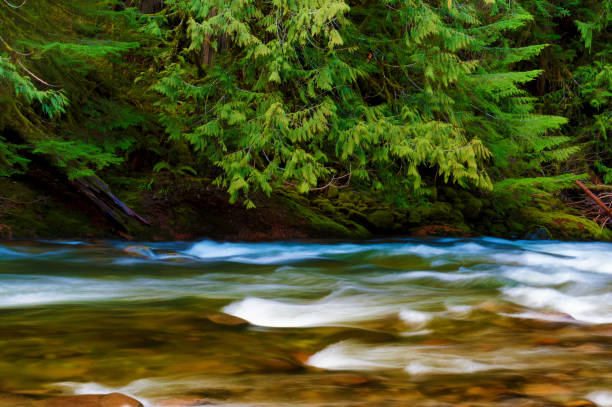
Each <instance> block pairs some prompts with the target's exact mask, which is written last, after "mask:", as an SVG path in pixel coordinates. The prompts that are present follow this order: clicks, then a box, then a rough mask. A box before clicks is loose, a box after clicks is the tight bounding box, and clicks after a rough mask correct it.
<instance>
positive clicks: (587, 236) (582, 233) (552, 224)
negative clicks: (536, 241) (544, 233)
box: [522, 208, 612, 241]
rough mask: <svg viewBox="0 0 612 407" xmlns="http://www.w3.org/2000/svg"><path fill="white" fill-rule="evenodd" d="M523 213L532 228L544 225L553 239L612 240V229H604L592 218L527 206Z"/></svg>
mask: <svg viewBox="0 0 612 407" xmlns="http://www.w3.org/2000/svg"><path fill="white" fill-rule="evenodd" d="M522 214H523V216H524V217H525V218H527V220H528V221H529V226H530V227H531V229H535V228H537V227H543V228H545V229H546V230H548V231H549V233H550V235H551V236H552V237H553V239H561V240H606V241H612V231H611V230H610V229H602V228H601V227H599V225H598V224H596V223H595V222H593V221H592V220H589V219H585V218H582V217H580V216H576V215H572V214H568V213H566V212H562V211H550V210H540V209H538V208H527V209H524V210H523V211H522Z"/></svg>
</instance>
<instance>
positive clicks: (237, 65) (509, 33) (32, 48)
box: [0, 0, 612, 224]
mask: <svg viewBox="0 0 612 407" xmlns="http://www.w3.org/2000/svg"><path fill="white" fill-rule="evenodd" d="M0 21H1V22H2V26H1V27H0V175H3V176H7V175H12V174H15V173H17V172H21V171H23V170H24V169H25V168H26V167H27V163H28V160H29V159H31V158H32V156H33V157H36V155H37V154H40V155H45V156H46V157H47V158H51V159H52V162H54V163H57V165H58V167H60V168H64V169H65V171H66V173H67V174H68V176H69V177H78V176H83V175H91V174H93V173H94V172H98V171H103V170H105V169H108V168H114V169H118V170H122V171H142V173H140V174H139V177H142V179H147V180H148V179H152V178H150V176H151V173H159V172H164V173H169V174H171V176H172V177H173V179H175V178H176V177H180V176H187V177H189V176H192V175H195V174H199V175H201V176H205V177H207V178H210V179H214V180H215V184H216V185H218V186H221V187H223V188H225V190H227V192H228V193H229V195H230V200H231V201H232V202H236V201H241V202H242V203H243V204H245V205H246V206H247V207H252V206H253V205H254V204H253V195H254V193H256V192H258V191H259V192H261V193H263V194H266V195H271V194H272V193H273V192H279V191H285V190H286V188H290V189H293V190H294V192H297V193H302V194H307V193H312V192H315V191H321V190H325V189H328V188H333V189H334V190H335V189H336V188H345V187H354V188H355V189H360V190H367V191H368V193H372V194H376V195H377V196H379V197H385V198H389V199H390V200H392V201H394V202H395V203H399V204H401V205H403V206H404V207H407V206H410V204H411V203H413V202H415V201H419V202H423V201H425V200H426V199H433V198H434V197H435V194H436V191H437V190H439V189H440V187H441V186H444V187H445V188H446V187H448V186H449V185H454V187H453V188H456V189H472V190H473V191H472V192H473V193H474V194H475V195H479V194H485V195H487V196H492V197H493V198H494V199H495V200H496V201H497V202H496V203H495V205H496V208H497V210H498V212H499V213H505V212H506V211H508V210H510V209H513V208H514V209H516V208H518V206H520V205H525V204H527V203H528V202H529V199H531V197H532V196H534V195H542V194H548V193H552V192H555V191H558V190H559V189H562V188H564V187H567V186H568V185H569V184H570V183H571V182H572V181H573V180H575V179H577V178H580V177H583V173H587V172H589V173H592V172H594V173H595V174H596V175H597V176H599V177H600V178H601V179H602V180H603V181H605V182H612V137H611V136H612V135H611V133H610V131H611V129H612V103H611V102H612V30H610V28H611V23H612V0H603V1H594V0H589V1H577V0H559V1H556V0H555V1H553V0H516V1H506V0H453V1H448V0H354V1H350V2H348V1H345V0H292V1H288V0H272V1H268V2H264V1H261V0H229V1H221V0H165V1H164V9H163V10H162V11H160V12H159V13H156V14H153V15H143V14H140V13H139V12H138V10H137V9H135V8H126V6H125V2H123V1H120V0H104V1H96V2H88V1H86V0H75V1H74V2H68V3H66V2H53V1H51V0H40V1H38V2H28V3H26V5H25V6H24V7H22V8H19V9H13V8H9V7H6V6H4V5H3V4H2V3H0ZM68 101H70V104H69V103H68ZM13 131H16V132H17V133H18V134H19V137H17V138H15V137H9V133H10V132H13ZM155 163H157V164H155ZM574 174H580V175H574ZM158 176H159V177H162V175H161V174H159V175H158ZM145 187H146V188H151V182H149V184H148V185H146V186H145ZM489 194H490V195H489ZM292 196H293V198H292V199H297V198H295V196H296V195H292ZM474 212H475V213H478V212H479V211H474ZM379 218H380V219H379ZM388 220H389V219H386V218H384V217H379V216H375V217H373V218H372V220H371V223H372V224H374V223H381V222H382V223H384V222H386V221H388ZM383 221H384V222H383ZM387 223H389V222H387Z"/></svg>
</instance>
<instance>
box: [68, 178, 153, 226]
mask: <svg viewBox="0 0 612 407" xmlns="http://www.w3.org/2000/svg"><path fill="white" fill-rule="evenodd" d="M72 183H73V185H75V186H76V187H77V189H78V190H79V191H80V192H81V193H82V194H83V195H85V196H86V197H88V198H89V199H90V200H91V201H92V202H93V203H94V204H95V205H96V206H97V207H98V209H100V210H101V211H102V212H104V213H105V214H106V215H107V216H109V217H110V218H112V219H113V220H114V221H115V222H117V223H118V224H120V225H121V226H124V224H123V218H122V216H121V215H120V213H117V211H116V210H115V209H117V208H118V209H120V210H121V212H123V213H124V214H126V215H127V216H129V217H131V218H134V219H136V220H137V221H139V222H140V223H142V224H144V225H147V226H151V222H149V221H148V220H146V219H145V218H143V217H142V216H140V215H139V214H137V213H136V212H134V211H133V210H132V209H131V208H130V207H128V206H127V205H126V204H124V203H123V202H122V201H121V200H120V199H119V198H117V197H116V196H115V195H114V194H113V193H112V192H111V190H110V188H109V187H108V185H106V184H105V183H104V182H103V181H102V180H101V179H100V178H98V177H95V176H89V177H82V178H76V179H74V180H73V181H72Z"/></svg>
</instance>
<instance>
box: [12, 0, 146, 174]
mask: <svg viewBox="0 0 612 407" xmlns="http://www.w3.org/2000/svg"><path fill="white" fill-rule="evenodd" d="M117 4H119V3H116V4H113V5H112V6H113V7H116V6H117ZM101 7H103V5H102V3H100V4H98V3H94V4H91V3H89V2H84V1H83V2H81V1H75V2H71V3H70V4H62V3H56V2H50V1H46V0H42V1H40V2H26V3H24V4H23V6H21V7H9V6H8V5H6V4H0V21H1V22H2V25H1V26H0V175H4V176H6V175H11V174H13V173H16V172H21V171H23V170H24V169H25V168H26V165H27V163H28V161H29V160H30V158H28V159H26V158H25V156H24V154H31V153H33V154H44V155H47V156H50V158H52V160H53V161H54V162H56V163H57V164H58V165H59V166H60V167H65V169H66V173H67V175H68V176H69V177H70V178H74V177H78V176H82V175H91V174H93V173H94V171H97V170H100V169H102V168H105V167H107V166H111V165H117V164H118V163H120V162H121V161H122V159H121V158H119V157H117V156H116V155H115V154H116V153H117V152H118V151H121V150H126V149H128V148H130V146H131V145H132V144H133V143H134V140H135V138H134V137H130V135H129V132H128V131H126V130H129V129H131V128H133V127H135V126H140V125H142V123H143V121H144V119H143V114H142V112H139V111H136V110H135V109H133V108H132V109H130V108H129V106H127V105H126V103H125V102H123V101H119V100H115V101H113V102H110V101H107V100H105V99H104V98H100V96H99V95H98V94H97V92H96V89H99V90H100V91H102V92H104V93H105V96H108V89H112V88H113V87H116V86H117V85H118V84H119V83H120V82H119V81H117V79H116V78H111V77H109V79H110V80H111V81H112V83H111V82H108V84H107V83H105V78H104V75H102V74H101V72H102V70H103V69H104V68H107V67H112V66H113V64H114V63H115V62H120V61H121V56H122V55H124V54H125V53H126V52H128V51H129V52H132V51H133V50H134V49H135V48H136V47H137V46H138V45H139V44H138V43H137V42H135V41H125V40H123V39H122V38H119V37H120V36H117V35H113V34H111V33H110V32H109V31H113V30H114V27H113V24H117V21H119V20H122V21H124V22H123V23H122V28H123V29H125V30H126V31H128V30H127V28H128V26H129V24H127V20H125V19H118V18H117V16H118V15H119V14H118V13H113V12H110V11H109V12H108V13H106V17H101V14H104V13H101V11H103V9H102V8H101ZM92 8H93V10H95V11H93V12H92ZM43 11H44V12H43ZM98 27H105V29H106V30H103V29H100V28H98ZM75 31H76V33H75ZM113 37H115V39H113ZM117 39H120V40H117ZM123 71H124V72H125V69H123ZM109 73H110V72H109ZM128 83H129V82H128ZM69 101H70V102H71V103H70V104H69ZM101 115H104V118H103V120H96V119H97V118H98V117H99V116H101ZM115 130H121V131H123V133H124V134H122V137H120V138H119V137H115V134H114V133H113V131H115ZM4 131H7V132H13V133H15V134H17V135H18V137H17V139H19V140H18V141H17V140H11V142H10V143H9V142H8V141H7V139H6V138H3V137H2V132H4ZM13 138H15V137H13Z"/></svg>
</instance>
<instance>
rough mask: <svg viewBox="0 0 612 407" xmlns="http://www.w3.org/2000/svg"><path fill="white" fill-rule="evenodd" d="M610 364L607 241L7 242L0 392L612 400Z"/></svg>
mask: <svg viewBox="0 0 612 407" xmlns="http://www.w3.org/2000/svg"><path fill="white" fill-rule="evenodd" d="M611 356H612V245H611V244H606V243H568V242H551V241H506V240H500V239H491V238H480V239H437V240H408V239H406V240H388V241H387V240H385V241H368V242H361V243H345V242H278V243H217V242H212V241H202V242H199V243H185V242H176V243H142V244H132V243H124V242H113V241H100V242H54V241H39V242H17V243H15V242H12V243H6V244H4V245H2V246H0V393H3V392H4V393H20V394H36V395H45V396H46V395H56V394H73V393H76V394H83V393H99V392H110V391H120V392H123V393H125V394H129V395H132V396H134V397H136V398H138V399H140V400H142V401H143V402H144V403H145V404H146V405H147V406H150V407H153V406H179V405H210V404H213V405H221V406H302V405H303V406H313V407H314V406H372V405H375V406H405V405H422V406H430V405H431V406H441V405H444V406H446V405H449V406H451V405H464V406H469V405H471V406H505V405H507V406H515V405H525V406H540V405H541V406H556V405H559V406H564V405H572V404H571V403H577V402H578V401H579V400H584V402H585V403H587V401H588V402H590V403H595V404H597V405H600V406H612V358H611ZM462 403H463V404H462ZM574 405H578V404H574ZM584 405H585V406H586V405H588V404H584ZM0 406H2V398H0Z"/></svg>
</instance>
